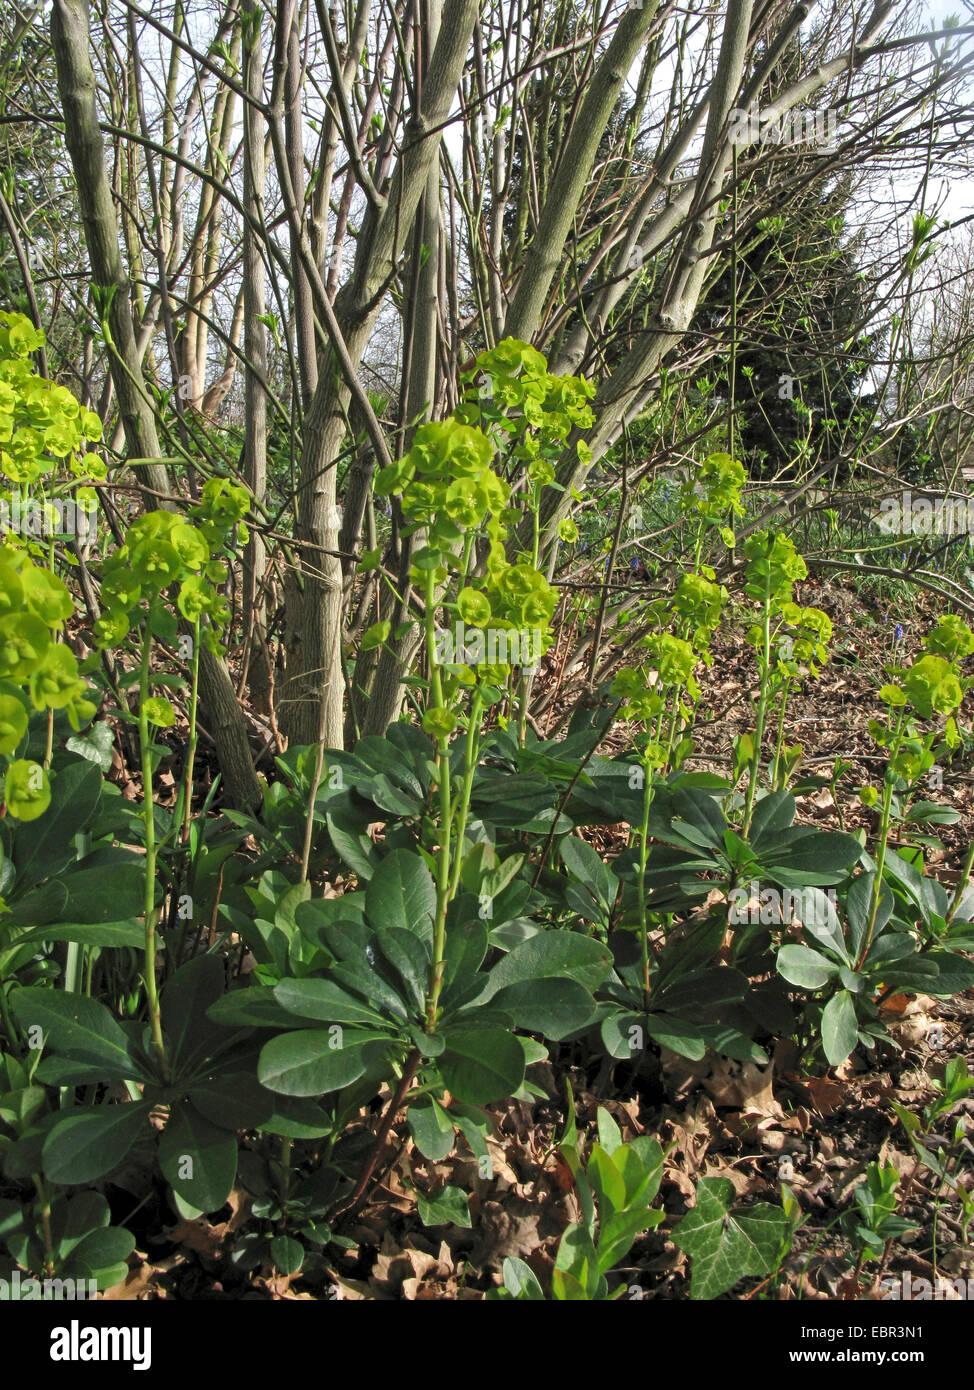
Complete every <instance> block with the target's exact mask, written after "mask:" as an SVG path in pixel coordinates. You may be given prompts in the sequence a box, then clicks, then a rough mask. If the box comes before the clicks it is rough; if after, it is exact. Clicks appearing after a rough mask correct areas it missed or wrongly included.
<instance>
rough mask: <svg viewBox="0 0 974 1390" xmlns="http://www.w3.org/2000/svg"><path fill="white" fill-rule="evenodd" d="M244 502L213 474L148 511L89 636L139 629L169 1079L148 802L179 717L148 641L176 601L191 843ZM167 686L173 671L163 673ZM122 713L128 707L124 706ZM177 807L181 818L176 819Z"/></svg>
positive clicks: (184, 791) (151, 993) (142, 743)
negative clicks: (204, 651)
mask: <svg viewBox="0 0 974 1390" xmlns="http://www.w3.org/2000/svg"><path fill="white" fill-rule="evenodd" d="M249 507H250V494H249V492H248V491H247V489H246V488H244V487H240V486H239V485H237V484H234V483H231V482H229V481H228V480H227V479H225V478H213V479H210V480H209V481H208V482H207V483H206V484H205V485H204V487H203V491H202V495H201V499H200V502H199V503H198V504H197V505H196V506H194V507H193V508H191V509H190V512H189V516H188V517H183V516H182V515H180V514H179V513H177V512H171V511H163V510H159V511H152V512H144V513H143V514H142V516H140V517H137V518H136V520H135V521H134V522H133V523H132V525H131V526H130V527H129V530H128V532H127V534H126V537H125V540H124V542H123V543H122V544H121V545H120V546H118V547H117V549H116V550H114V551H113V552H112V553H111V554H110V555H108V556H107V557H106V559H105V561H104V563H103V566H102V576H101V596H102V602H103V604H104V612H103V613H102V615H101V616H100V617H99V618H98V620H97V621H96V622H95V625H94V629H95V640H96V642H97V643H98V645H99V646H100V647H102V648H111V647H117V646H119V645H120V644H122V643H123V642H124V641H125V640H126V639H127V637H128V634H129V632H130V631H131V630H132V629H137V628H139V627H140V626H141V635H140V637H139V657H140V660H139V707H138V714H137V716H136V719H137V723H138V729H139V749H140V754H141V762H142V780H143V803H142V806H143V826H144V830H143V834H144V840H145V898H144V931H145V965H146V968H145V983H146V998H147V1002H148V1013H149V1026H150V1031H151V1035H152V1046H153V1050H154V1052H155V1055H156V1060H157V1063H158V1065H159V1067H160V1070H161V1073H162V1074H163V1075H164V1076H165V1075H168V1072H169V1066H170V1058H169V1055H168V1051H167V1048H166V1045H165V1041H164V1039H163V1034H162V1021H161V1009H160V1001H159V992H158V986H157V983H156V970H155V959H156V947H157V930H158V925H159V911H160V909H159V907H158V906H157V904H156V865H157V859H158V853H159V845H158V844H157V841H156V825H155V812H154V807H153V797H154V792H153V776H154V771H155V767H156V764H157V762H158V760H159V758H160V756H162V755H164V754H165V753H166V752H167V751H168V750H166V749H164V748H162V747H161V746H160V745H158V744H156V743H155V741H154V739H153V737H152V733H151V730H152V729H167V728H172V727H173V726H174V724H175V722H176V715H175V711H174V709H173V707H172V704H171V703H170V701H169V700H168V699H166V698H164V697H162V696H157V695H153V694H152V693H151V691H152V685H153V683H154V681H155V679H156V678H155V677H154V675H153V672H152V663H151V657H152V647H153V641H154V639H155V638H156V637H162V638H164V639H166V640H170V641H171V640H174V639H175V637H176V635H177V624H176V621H175V619H174V617H173V615H172V613H171V612H170V609H169V607H168V606H167V600H168V599H170V598H174V599H175V605H176V608H177V609H178V611H179V613H180V614H181V616H182V618H183V620H184V622H185V624H186V626H187V627H188V629H189V638H190V646H189V667H190V695H189V738H188V742H187V750H186V761H185V769H184V773H183V781H182V787H181V790H180V796H181V806H179V805H177V809H176V815H175V816H174V824H178V823H179V821H180V819H181V821H182V839H183V843H184V844H187V843H188V841H189V829H190V819H191V813H192V793H193V769H194V762H195V756H196V748H197V710H198V704H199V667H200V647H201V643H202V642H204V641H205V642H206V644H207V646H208V647H209V649H210V650H211V651H213V652H215V653H221V654H222V652H223V651H224V650H225V648H224V647H223V646H222V645H221V643H220V641H219V637H218V632H219V629H220V628H222V627H224V626H225V624H226V623H227V622H229V620H230V611H229V608H228V607H227V603H226V599H225V597H224V592H223V591H224V588H225V585H226V582H227V568H226V563H225V561H224V560H223V559H221V558H220V555H219V552H220V551H221V550H223V549H225V548H226V547H227V545H228V539H229V536H230V534H231V532H232V531H233V530H234V529H235V528H236V530H237V534H238V537H240V536H241V532H243V533H245V531H246V527H245V523H244V521H243V518H244V517H245V516H246V514H247V512H248V510H249ZM166 680H167V683H168V684H172V683H173V681H172V677H167V678H166ZM120 713H121V715H122V717H129V718H131V716H127V715H126V712H124V711H120ZM180 812H181V815H180Z"/></svg>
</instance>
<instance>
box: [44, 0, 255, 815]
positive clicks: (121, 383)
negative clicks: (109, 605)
mask: <svg viewBox="0 0 974 1390" xmlns="http://www.w3.org/2000/svg"><path fill="white" fill-rule="evenodd" d="M51 44H52V47H53V50H54V58H55V62H56V64H57V75H58V91H59V93H60V97H61V104H62V108H63V111H64V126H65V142H66V144H67V146H68V153H69V154H70V156H71V162H72V166H73V168H74V176H75V180H76V182H77V185H78V193H79V197H80V203H81V209H82V215H83V219H84V228H85V241H86V243H87V247H88V256H89V259H90V262H91V273H92V278H93V281H94V283H95V284H97V285H101V286H104V287H106V288H111V287H113V288H114V295H113V298H112V302H111V309H110V311H109V325H110V330H111V335H112V339H113V341H114V344H115V351H114V352H111V353H110V355H109V363H110V368H111V374H112V380H113V382H114V385H115V394H116V395H117V397H118V403H119V414H120V415H121V418H122V423H123V426H124V429H125V443H126V447H127V449H128V452H129V454H130V455H131V456H132V457H133V458H138V459H158V458H159V453H160V450H159V439H158V435H157V433H156V423H155V417H154V415H153V413H152V409H151V406H150V403H149V400H148V397H147V395H146V390H145V383H144V380H143V377H142V366H141V363H140V361H139V357H138V353H137V351H136V345H135V333H134V330H133V327H132V311H131V304H130V300H129V286H128V281H127V278H126V275H125V270H124V267H123V264H122V258H121V256H120V254H119V244H118V222H117V219H116V216H115V207H114V204H113V202H112V197H111V193H110V190H109V186H108V180H107V178H106V175H105V162H104V153H103V146H102V139H101V131H100V130H99V127H98V113H97V109H96V106H95V74H94V72H93V70H92V67H91V57H90V51H89V37H88V12H87V6H86V3H85V0H55V3H54V7H53V10H52V12H51ZM135 467H136V468H137V471H138V476H139V477H140V479H141V481H142V482H143V483H145V484H146V485H147V486H148V487H150V488H152V489H154V490H156V491H158V492H161V493H163V494H166V493H168V491H169V479H168V477H167V474H166V470H165V468H164V467H163V466H162V465H161V464H160V463H144V464H138V465H135ZM200 689H201V693H202V700H203V706H204V710H205V711H206V712H207V715H208V722H209V724H210V726H211V729H212V734H213V739H214V742H215V743H216V748H217V756H218V758H219V761H220V767H221V769H222V772H223V777H224V784H225V787H226V796H227V800H228V802H229V803H230V804H231V805H232V806H237V807H248V806H255V805H256V804H257V803H258V802H259V801H260V784H259V783H258V781H257V776H256V774H255V772H254V766H253V760H252V758H251V754H250V745H249V743H248V740H247V726H246V723H245V721H244V718H243V713H242V711H241V709H240V707H239V705H238V703H237V697H236V694H235V692H234V689H233V684H232V682H231V680H230V676H229V673H228V671H227V668H226V665H225V664H224V662H223V661H221V660H220V659H219V658H217V657H215V656H213V654H212V653H211V652H209V651H208V649H207V648H206V647H205V646H204V648H203V651H202V659H201V663H200Z"/></svg>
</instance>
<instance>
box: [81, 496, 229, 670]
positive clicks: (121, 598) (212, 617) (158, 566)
mask: <svg viewBox="0 0 974 1390" xmlns="http://www.w3.org/2000/svg"><path fill="white" fill-rule="evenodd" d="M248 505H249V494H248V493H247V491H246V489H245V488H241V487H237V486H235V485H234V484H232V483H228V482H227V481H226V480H225V479H213V480H212V481H211V482H208V483H207V484H206V486H205V487H204V489H203V496H202V500H201V503H200V505H199V506H198V507H196V508H194V509H193V511H192V513H191V515H192V517H193V520H192V521H187V520H186V519H185V518H183V517H182V516H180V515H179V514H178V513H175V512H168V511H155V512H145V513H144V514H143V515H142V516H140V517H138V518H137V519H136V520H135V521H134V522H133V523H132V525H131V527H130V528H129V531H128V534H127V535H126V538H125V541H124V543H123V544H122V545H121V546H119V548H118V549H117V550H116V551H114V552H113V553H112V554H111V555H110V556H108V558H107V559H106V560H105V563H104V566H103V569H102V588H101V593H102V602H103V603H104V605H105V611H104V612H103V614H102V616H101V617H100V618H99V619H98V621H97V622H96V624H95V637H96V639H97V641H98V643H99V645H100V646H102V647H111V646H117V645H118V643H120V642H122V641H124V639H125V637H126V636H127V634H128V632H129V629H130V628H131V626H132V622H133V614H134V611H135V609H136V608H137V607H138V606H139V604H140V603H141V602H142V601H143V600H146V601H149V602H151V601H152V600H153V599H155V598H158V597H159V595H160V594H162V593H163V592H164V591H165V590H166V589H168V588H169V587H170V586H171V585H173V584H178V585H179V591H178V593H177V595H176V605H177V607H178V608H179V611H180V613H182V615H183V617H184V618H186V620H187V621H188V622H196V621H197V620H198V619H201V618H204V617H205V618H206V619H207V620H208V624H209V625H208V626H207V627H206V628H205V629H204V637H205V640H206V641H207V643H208V644H209V645H210V647H211V648H212V649H213V650H219V647H218V644H217V642H216V639H215V637H214V635H213V629H214V628H219V627H222V626H223V625H224V624H225V623H227V622H228V621H229V619H230V611H229V609H228V608H227V605H226V600H225V599H224V596H223V593H222V589H223V586H224V585H225V584H226V579H227V571H226V566H225V565H224V563H223V562H222V561H221V560H218V559H216V558H215V557H214V555H213V550H214V549H215V548H216V547H217V546H218V545H220V544H222V542H223V541H224V539H225V537H226V533H227V531H228V529H229V528H230V527H232V526H234V525H240V524H241V519H242V517H243V515H244V514H245V513H246V511H247V507H248Z"/></svg>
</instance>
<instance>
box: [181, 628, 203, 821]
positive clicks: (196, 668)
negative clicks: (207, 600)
mask: <svg viewBox="0 0 974 1390" xmlns="http://www.w3.org/2000/svg"><path fill="white" fill-rule="evenodd" d="M199 692H200V620H199V618H198V617H197V619H196V622H195V623H194V624H193V661H192V685H191V687H190V697H189V743H188V744H187V746H186V776H185V788H186V790H185V794H184V795H185V800H184V805H183V844H184V845H185V844H187V843H188V841H189V824H190V818H191V815H192V810H193V764H194V763H195V761H196V744H197V741H198V735H197V729H196V711H197V707H198V705H199Z"/></svg>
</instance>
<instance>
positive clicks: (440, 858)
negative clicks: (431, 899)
mask: <svg viewBox="0 0 974 1390" xmlns="http://www.w3.org/2000/svg"><path fill="white" fill-rule="evenodd" d="M435 608H436V593H435V588H434V581H433V575H432V573H431V572H430V571H427V574H426V614H425V622H426V650H427V654H428V657H429V665H430V686H431V688H432V695H433V699H432V705H431V708H433V709H444V708H445V706H444V702H443V680H442V678H441V676H440V668H439V665H438V663H437V660H436V630H435V627H434V613H435ZM436 775H437V782H438V790H439V798H440V844H439V850H438V852H437V860H436V916H435V919H434V922H433V959H432V961H431V963H430V982H429V992H428V995H427V999H426V1031H427V1032H429V1033H431V1032H432V1031H433V1029H434V1028H435V1027H436V1020H437V1014H438V1012H439V1002H440V990H441V989H442V988H443V970H444V967H445V962H446V910H447V906H448V905H449V901H450V829H451V826H450V822H451V819H452V817H451V811H450V800H451V798H450V750H449V745H448V743H447V740H446V737H445V736H444V737H441V738H438V739H437V743H436ZM458 853H459V851H458Z"/></svg>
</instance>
